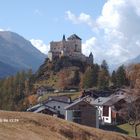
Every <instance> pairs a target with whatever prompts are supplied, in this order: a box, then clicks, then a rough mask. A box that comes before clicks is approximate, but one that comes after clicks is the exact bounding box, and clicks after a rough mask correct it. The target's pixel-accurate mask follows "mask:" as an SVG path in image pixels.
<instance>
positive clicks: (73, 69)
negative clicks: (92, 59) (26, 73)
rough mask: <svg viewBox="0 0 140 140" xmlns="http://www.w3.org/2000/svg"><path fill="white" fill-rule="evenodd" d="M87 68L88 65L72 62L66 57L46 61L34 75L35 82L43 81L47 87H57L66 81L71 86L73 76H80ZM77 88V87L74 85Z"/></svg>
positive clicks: (77, 61)
mask: <svg viewBox="0 0 140 140" xmlns="http://www.w3.org/2000/svg"><path fill="white" fill-rule="evenodd" d="M88 66H89V64H88V63H86V62H82V61H80V60H72V59H69V58H68V57H62V58H60V59H56V60H53V61H49V59H46V61H45V62H44V64H43V65H41V66H40V68H39V69H38V71H37V72H36V74H35V79H36V81H39V82H41V81H45V82H46V84H47V85H50V86H53V87H59V84H61V82H62V81H61V80H62V79H63V80H64V79H67V80H66V82H67V84H68V85H70V86H72V84H74V83H73V81H74V78H75V76H77V75H79V78H80V76H81V75H82V74H83V73H84V72H85V70H86V68H87V67H88ZM75 86H77V85H75Z"/></svg>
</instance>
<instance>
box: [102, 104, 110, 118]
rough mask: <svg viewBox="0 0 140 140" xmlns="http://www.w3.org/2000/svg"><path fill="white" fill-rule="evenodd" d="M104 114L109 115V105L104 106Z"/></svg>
mask: <svg viewBox="0 0 140 140" xmlns="http://www.w3.org/2000/svg"><path fill="white" fill-rule="evenodd" d="M103 116H109V107H108V106H103Z"/></svg>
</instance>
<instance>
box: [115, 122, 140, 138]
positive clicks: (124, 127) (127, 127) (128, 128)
mask: <svg viewBox="0 0 140 140" xmlns="http://www.w3.org/2000/svg"><path fill="white" fill-rule="evenodd" d="M117 127H118V128H120V129H121V130H125V131H126V132H127V134H128V135H129V136H134V127H133V126H131V125H129V124H128V123H127V124H122V125H118V126H117ZM138 137H139V138H140V126H139V127H138Z"/></svg>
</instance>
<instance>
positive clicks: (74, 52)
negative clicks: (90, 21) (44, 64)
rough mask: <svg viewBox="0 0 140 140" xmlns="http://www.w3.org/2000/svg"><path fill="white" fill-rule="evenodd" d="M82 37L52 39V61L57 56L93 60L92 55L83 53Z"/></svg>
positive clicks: (49, 54) (50, 52)
mask: <svg viewBox="0 0 140 140" xmlns="http://www.w3.org/2000/svg"><path fill="white" fill-rule="evenodd" d="M81 44H82V42H81V39H77V38H76V39H75V38H74V39H73V38H72V39H68V40H62V41H55V42H54V41H52V42H51V43H50V51H49V53H48V57H49V59H50V60H51V61H52V60H53V58H55V57H61V56H68V57H70V58H72V59H79V60H81V61H89V62H92V61H91V60H90V59H91V58H90V57H86V56H85V55H83V54H82V45H81Z"/></svg>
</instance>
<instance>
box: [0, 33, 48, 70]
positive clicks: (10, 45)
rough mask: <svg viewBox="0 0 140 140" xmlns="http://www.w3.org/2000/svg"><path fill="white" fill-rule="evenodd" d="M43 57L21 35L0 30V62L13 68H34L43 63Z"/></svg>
mask: <svg viewBox="0 0 140 140" xmlns="http://www.w3.org/2000/svg"><path fill="white" fill-rule="evenodd" d="M45 57H46V56H45V55H44V54H42V53H41V52H40V51H39V50H37V49H36V48H35V47H34V46H33V45H32V44H31V43H30V41H28V40H26V39H25V38H23V37H22V36H20V35H18V34H16V33H14V32H10V31H0V61H1V62H3V63H5V64H7V65H10V66H12V67H13V68H15V69H29V68H32V69H33V70H36V69H38V67H39V66H40V65H41V64H42V63H43V61H44V59H45ZM7 70H8V69H7ZM9 71H10V70H9Z"/></svg>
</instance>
